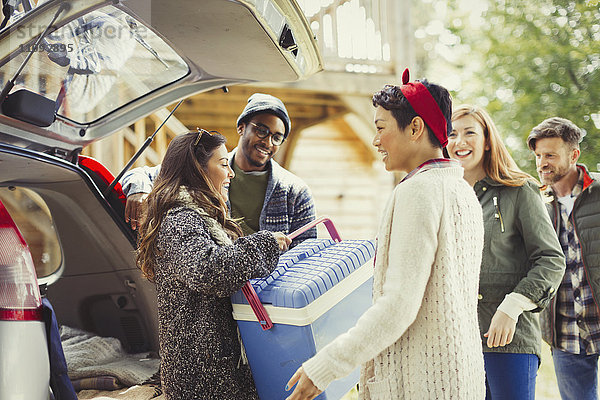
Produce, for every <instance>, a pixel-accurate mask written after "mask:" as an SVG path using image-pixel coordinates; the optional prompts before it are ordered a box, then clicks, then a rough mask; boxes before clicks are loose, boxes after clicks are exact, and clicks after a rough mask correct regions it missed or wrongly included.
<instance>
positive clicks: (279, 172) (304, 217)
mask: <svg viewBox="0 0 600 400" xmlns="http://www.w3.org/2000/svg"><path fill="white" fill-rule="evenodd" d="M290 125H291V124H290V117H289V115H288V112H287V109H286V108H285V105H284V104H283V102H282V101H281V100H280V99H278V98H277V97H274V96H271V95H268V94H263V93H254V94H253V95H252V96H250V97H249V98H248V103H247V104H246V107H245V108H244V110H243V111H242V113H241V114H240V116H239V117H238V119H237V132H238V134H239V135H240V138H239V141H238V146H237V147H236V148H235V149H233V150H232V151H231V152H230V153H229V163H230V165H231V167H232V169H233V171H234V172H235V177H234V178H233V179H232V180H231V183H230V186H229V202H230V206H231V215H232V217H233V218H238V219H241V222H240V225H241V226H242V230H243V231H244V234H246V235H247V234H251V233H254V232H257V231H259V230H269V231H274V232H283V233H286V234H289V233H291V232H293V231H295V230H296V229H298V228H300V227H301V226H303V225H305V224H306V223H308V222H310V221H312V220H313V219H315V209H314V202H313V198H312V195H311V193H310V190H309V188H308V186H307V185H306V184H305V183H304V182H303V181H302V180H301V179H300V178H299V177H297V176H296V175H294V174H292V173H291V172H289V171H287V170H286V169H284V168H283V167H282V166H280V165H279V164H278V163H277V162H276V161H275V160H272V158H273V156H274V155H275V153H277V151H278V150H279V147H280V146H281V144H282V143H283V141H285V139H286V138H287V136H288V134H289V132H290ZM159 170H160V165H157V166H155V167H140V168H134V169H132V170H131V171H129V172H128V173H127V174H125V176H123V178H122V179H121V185H122V186H123V192H124V193H125V195H126V196H127V205H126V207H125V220H126V221H127V222H129V223H130V224H131V227H132V228H133V229H137V227H138V226H139V223H140V222H139V219H140V217H141V206H142V201H143V199H144V198H145V196H146V195H147V194H148V193H150V191H151V190H152V185H153V182H154V179H155V178H156V177H157V176H158V172H159ZM316 236H317V233H316V229H315V228H313V229H311V230H309V231H307V232H305V233H303V234H302V235H300V236H298V237H297V238H295V239H294V240H293V241H292V244H291V246H290V247H293V246H295V245H297V244H298V243H300V242H302V241H303V240H305V239H308V238H314V237H316Z"/></svg>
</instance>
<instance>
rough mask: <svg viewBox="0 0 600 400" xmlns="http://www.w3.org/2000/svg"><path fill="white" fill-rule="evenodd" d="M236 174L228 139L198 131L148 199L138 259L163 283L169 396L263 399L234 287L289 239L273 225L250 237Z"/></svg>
mask: <svg viewBox="0 0 600 400" xmlns="http://www.w3.org/2000/svg"><path fill="white" fill-rule="evenodd" d="M231 178H233V171H232V170H231V168H230V166H229V163H228V162H227V150H226V148H225V138H224V137H223V136H221V135H219V134H211V133H209V132H207V131H204V130H200V132H190V133H187V134H184V135H180V136H177V137H175V138H174V139H173V140H172V141H171V143H170V145H169V147H168V149H167V152H166V154H165V158H164V160H163V164H162V168H161V171H160V174H159V176H158V178H157V181H156V184H155V186H154V189H153V190H152V192H151V193H150V195H149V196H148V199H147V214H146V216H145V219H144V221H143V222H142V228H141V230H140V245H139V250H138V258H137V261H138V265H139V267H140V268H141V270H142V271H143V273H144V275H145V276H146V277H147V278H148V279H149V280H150V281H153V282H155V283H156V287H157V293H158V318H159V342H160V354H161V379H162V384H163V387H164V392H165V395H166V398H167V399H169V400H186V399H189V400H195V399H219V400H238V399H239V400H247V399H258V396H257V394H256V389H255V387H254V382H253V380H252V375H251V373H250V369H249V367H248V365H247V364H246V363H245V362H244V360H243V359H242V350H241V345H240V340H239V336H238V332H237V325H236V322H235V321H234V319H233V317H232V306H231V301H230V296H231V295H232V294H233V293H235V292H236V291H238V290H239V289H241V287H242V286H243V285H244V283H245V282H246V281H247V280H248V279H250V278H256V277H262V276H266V275H268V274H269V273H270V272H271V271H273V269H274V268H275V267H276V265H277V261H278V258H279V252H280V251H281V250H285V249H286V248H287V246H288V245H289V243H290V241H289V239H288V238H287V237H286V236H285V235H283V234H281V233H273V232H267V231H260V232H257V233H255V234H253V235H250V236H246V237H241V230H240V228H239V226H238V225H237V224H236V223H235V222H234V221H233V220H231V219H230V218H229V216H228V210H227V205H226V201H227V189H228V186H229V181H230V179H231Z"/></svg>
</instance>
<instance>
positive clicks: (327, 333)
mask: <svg viewBox="0 0 600 400" xmlns="http://www.w3.org/2000/svg"><path fill="white" fill-rule="evenodd" d="M319 222H324V223H325V225H326V226H327V229H328V230H329V233H330V234H331V236H332V239H308V240H305V241H304V242H302V243H301V244H300V245H298V246H296V247H295V248H293V249H292V250H289V251H288V252H286V253H284V254H283V255H282V256H281V258H280V259H279V263H278V265H277V268H276V269H275V271H273V273H272V274H271V275H269V276H268V277H266V278H261V279H253V280H251V281H250V282H249V283H248V284H246V286H245V287H244V289H243V290H242V291H240V292H238V293H236V294H235V295H234V296H232V303H233V316H234V318H235V319H236V320H237V323H238V326H239V329H240V333H241V336H242V341H243V343H244V347H245V349H246V355H247V356H248V361H249V363H250V368H251V369H252V375H253V377H254V382H255V383H256V388H257V390H258V394H259V396H260V398H261V400H273V399H285V398H286V397H287V396H288V395H289V394H290V392H286V391H285V385H286V383H287V381H288V380H289V379H290V378H291V377H292V375H293V374H294V372H296V369H298V368H299V367H300V366H301V365H302V363H303V362H304V361H306V360H308V359H309V358H310V357H312V356H313V355H315V354H316V353H317V352H318V351H319V350H320V349H322V348H323V347H324V346H325V345H327V344H328V343H329V342H331V341H332V340H333V339H335V338H336V337H337V336H338V335H340V334H342V333H344V332H346V331H347V330H348V329H350V328H351V327H353V326H354V325H355V323H356V321H357V320H358V318H359V317H360V316H361V315H362V314H363V313H364V312H365V311H366V310H367V309H368V308H369V307H370V306H371V303H372V300H371V291H372V284H373V262H372V261H371V260H372V258H373V256H374V254H375V243H374V242H373V241H370V240H344V241H340V239H339V235H338V234H337V231H336V230H335V227H333V224H331V221H330V220H329V219H327V218H320V219H318V220H315V221H313V222H312V223H311V224H309V225H307V226H306V227H304V228H301V229H299V230H298V231H296V232H294V233H292V234H290V237H295V235H297V234H299V233H300V232H301V231H303V230H306V229H308V228H310V227H312V226H314V225H316V224H317V223H319ZM253 292H256V295H255V294H254V293H253ZM359 373H360V371H359V368H357V369H356V370H355V371H353V372H352V373H351V374H350V375H349V376H347V377H346V378H344V379H341V380H338V381H334V382H333V383H332V384H331V385H330V386H329V387H328V388H327V390H325V392H323V393H322V394H321V395H320V396H319V397H317V399H319V400H324V399H328V400H337V399H340V398H341V397H342V396H343V395H344V394H346V393H347V392H348V391H349V390H350V389H352V387H353V386H355V385H356V383H357V382H358V379H359Z"/></svg>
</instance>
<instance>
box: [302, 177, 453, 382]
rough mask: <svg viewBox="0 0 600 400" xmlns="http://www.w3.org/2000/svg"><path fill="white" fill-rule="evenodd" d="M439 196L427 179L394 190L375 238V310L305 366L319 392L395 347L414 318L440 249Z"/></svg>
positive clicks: (402, 184)
mask: <svg viewBox="0 0 600 400" xmlns="http://www.w3.org/2000/svg"><path fill="white" fill-rule="evenodd" d="M441 195H442V194H441V193H440V192H439V191H438V190H436V187H435V185H432V184H431V183H430V182H428V181H427V180H426V179H410V180H407V181H406V182H403V183H401V184H399V185H398V186H397V187H396V189H395V190H394V193H393V194H392V197H391V199H390V201H389V202H388V205H387V207H386V210H385V212H384V215H383V218H382V223H381V227H380V230H379V236H378V248H377V262H376V266H375V273H376V274H377V273H382V272H383V274H384V276H383V286H382V288H379V289H378V287H377V285H376V286H375V287H374V303H373V305H372V306H371V308H369V309H368V310H367V311H366V312H365V313H364V314H363V315H362V317H361V318H360V319H359V320H358V322H357V323H356V325H355V326H354V327H353V328H351V329H350V330H349V331H348V332H346V333H344V334H342V335H340V336H339V337H338V338H336V339H335V340H334V341H333V342H331V343H330V344H328V345H327V346H326V347H324V348H323V349H322V350H321V351H320V352H319V353H317V354H316V355H315V356H314V357H313V358H311V359H310V360H308V361H307V362H305V363H304V364H303V367H304V370H305V371H306V374H307V375H308V377H309V378H310V379H311V381H312V382H313V383H314V384H315V385H316V386H317V387H318V388H319V389H320V390H324V389H325V388H326V387H327V386H328V385H329V383H330V382H331V381H333V380H335V379H339V378H341V377H344V376H346V375H348V374H349V373H350V372H352V371H353V370H354V369H355V368H356V367H357V366H358V365H360V364H363V363H365V362H367V361H369V360H371V359H373V358H374V357H375V356H376V355H377V354H379V353H380V352H382V351H383V350H385V349H386V348H387V347H389V346H390V345H392V344H394V343H395V342H396V341H397V340H398V339H399V338H400V337H401V336H402V335H403V334H404V333H405V331H406V330H407V329H408V327H409V326H410V325H411V324H412V323H413V321H414V320H415V318H416V317H417V314H418V312H419V309H420V307H421V303H422V301H423V296H424V292H425V288H426V286H427V282H428V280H429V276H430V273H431V268H432V265H433V262H434V259H435V254H436V250H437V247H438V230H439V226H440V218H441V207H440V204H441V203H442V202H443V201H444V199H443V198H440V196H441ZM378 271H379V272H378ZM378 291H380V293H377V292H378Z"/></svg>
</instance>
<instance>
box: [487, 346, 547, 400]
mask: <svg viewBox="0 0 600 400" xmlns="http://www.w3.org/2000/svg"><path fill="white" fill-rule="evenodd" d="M483 360H484V362H485V386H486V395H485V399H486V400H534V399H535V378H536V377H537V371H538V367H539V359H538V357H537V356H536V355H535V354H518V353H483Z"/></svg>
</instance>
